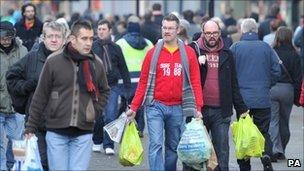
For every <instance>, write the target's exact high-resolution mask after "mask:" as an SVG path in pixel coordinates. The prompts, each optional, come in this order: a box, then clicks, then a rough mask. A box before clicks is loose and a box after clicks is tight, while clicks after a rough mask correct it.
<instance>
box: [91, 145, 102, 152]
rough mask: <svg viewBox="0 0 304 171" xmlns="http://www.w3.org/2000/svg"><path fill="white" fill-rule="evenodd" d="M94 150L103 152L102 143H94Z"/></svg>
mask: <svg viewBox="0 0 304 171" xmlns="http://www.w3.org/2000/svg"><path fill="white" fill-rule="evenodd" d="M92 151H94V152H101V144H93V146H92Z"/></svg>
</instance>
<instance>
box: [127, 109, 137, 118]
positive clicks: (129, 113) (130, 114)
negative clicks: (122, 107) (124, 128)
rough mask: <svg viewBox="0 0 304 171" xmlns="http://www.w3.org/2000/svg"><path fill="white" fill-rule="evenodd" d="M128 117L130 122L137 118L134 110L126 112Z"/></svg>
mask: <svg viewBox="0 0 304 171" xmlns="http://www.w3.org/2000/svg"><path fill="white" fill-rule="evenodd" d="M126 115H127V116H128V118H129V119H130V120H132V119H134V118H135V115H136V112H134V111H133V110H132V109H129V110H128V111H127V112H126Z"/></svg>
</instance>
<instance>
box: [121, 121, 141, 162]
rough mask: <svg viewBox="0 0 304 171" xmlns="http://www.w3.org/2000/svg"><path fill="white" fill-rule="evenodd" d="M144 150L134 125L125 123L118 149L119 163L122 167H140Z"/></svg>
mask: <svg viewBox="0 0 304 171" xmlns="http://www.w3.org/2000/svg"><path fill="white" fill-rule="evenodd" d="M143 156H144V149H143V147H142V144H141V140H140V138H139V135H138V131H137V129H136V126H135V123H134V122H133V121H131V122H129V123H127V125H126V128H125V131H124V133H123V137H122V141H121V144H120V148H119V163H120V164H121V165H123V166H134V165H140V164H141V162H142V161H143Z"/></svg>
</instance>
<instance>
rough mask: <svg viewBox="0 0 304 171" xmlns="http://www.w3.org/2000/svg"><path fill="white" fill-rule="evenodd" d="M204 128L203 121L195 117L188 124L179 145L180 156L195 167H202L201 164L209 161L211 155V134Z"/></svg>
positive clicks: (178, 153)
mask: <svg viewBox="0 0 304 171" xmlns="http://www.w3.org/2000/svg"><path fill="white" fill-rule="evenodd" d="M204 129H205V126H204V124H203V121H202V120H197V119H194V118H193V119H192V121H191V122H190V123H188V124H187V125H186V130H185V131H184V133H183V134H182V137H181V140H180V142H179V144H178V146H177V155H178V158H179V159H180V160H181V161H182V162H184V163H185V164H186V165H188V166H190V167H193V168H195V169H200V168H201V167H202V165H201V164H202V163H203V162H205V161H207V160H208V159H209V158H210V155H211V149H212V148H211V147H212V145H211V143H210V141H209V140H208V139H209V135H208V134H207V132H206V131H205V130H204Z"/></svg>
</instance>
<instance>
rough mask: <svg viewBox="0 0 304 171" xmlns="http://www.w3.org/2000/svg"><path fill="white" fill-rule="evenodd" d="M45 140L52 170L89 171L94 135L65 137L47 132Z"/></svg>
mask: <svg viewBox="0 0 304 171" xmlns="http://www.w3.org/2000/svg"><path fill="white" fill-rule="evenodd" d="M45 138H46V143H47V156H48V162H49V169H50V170H88V168H89V163H90V158H91V150H92V134H84V135H81V136H65V135H60V134H57V133H54V132H51V131H47V133H46V137H45Z"/></svg>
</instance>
